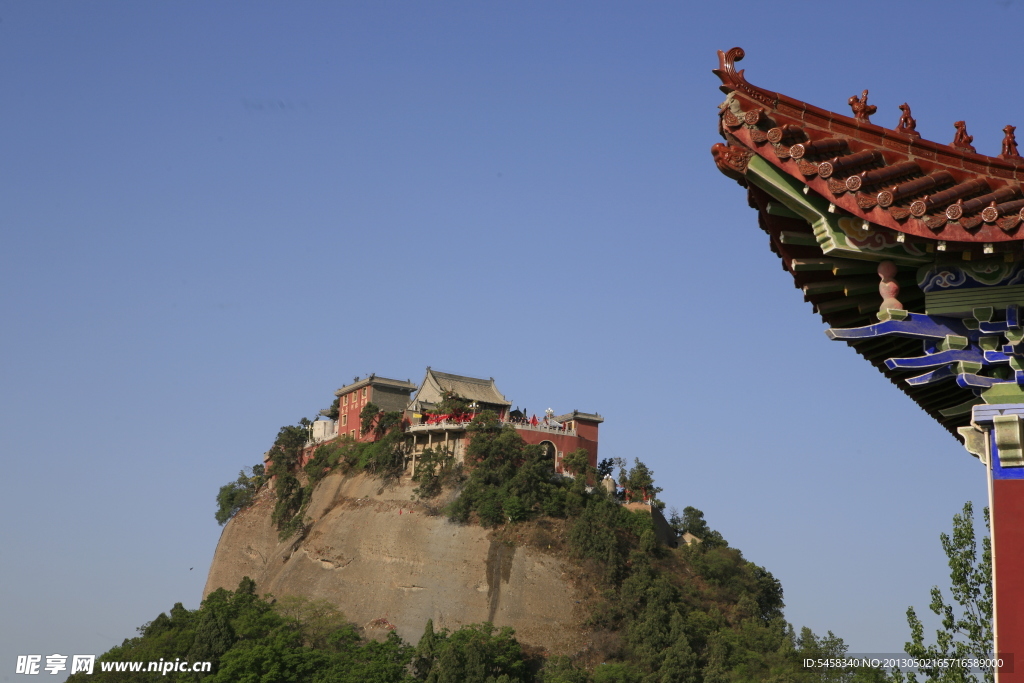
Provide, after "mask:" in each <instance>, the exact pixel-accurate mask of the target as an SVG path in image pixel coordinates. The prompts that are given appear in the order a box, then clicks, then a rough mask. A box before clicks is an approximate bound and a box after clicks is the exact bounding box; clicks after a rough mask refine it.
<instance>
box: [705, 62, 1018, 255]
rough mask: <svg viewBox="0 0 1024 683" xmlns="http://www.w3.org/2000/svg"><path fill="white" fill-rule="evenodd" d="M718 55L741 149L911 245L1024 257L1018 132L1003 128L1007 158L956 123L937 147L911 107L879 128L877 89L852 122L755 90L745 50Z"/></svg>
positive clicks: (860, 100) (853, 103)
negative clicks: (1022, 253) (981, 147)
mask: <svg viewBox="0 0 1024 683" xmlns="http://www.w3.org/2000/svg"><path fill="white" fill-rule="evenodd" d="M718 54H719V68H718V69H715V74H716V75H718V77H719V78H720V79H721V80H722V86H721V89H722V90H723V91H725V92H726V93H729V95H730V98H729V100H727V102H726V104H725V105H724V106H723V109H722V116H721V131H722V133H723V135H725V137H726V138H727V139H729V141H730V142H731V143H733V145H734V146H740V147H743V148H745V149H746V150H750V151H752V152H754V153H756V154H757V155H759V156H760V157H762V158H763V159H765V160H766V161H767V162H769V163H770V164H772V165H774V166H776V167H777V168H779V169H780V170H782V171H783V172H785V173H787V174H789V175H790V176H792V177H793V178H796V179H797V180H799V181H800V182H802V183H804V184H805V185H807V186H808V187H810V188H811V189H812V190H813V191H814V192H816V193H818V194H819V195H821V196H822V197H825V198H826V199H828V200H829V201H830V202H832V203H833V204H835V206H836V207H838V208H840V209H842V210H843V211H845V212H847V213H849V214H850V215H851V216H856V217H859V218H862V219H863V220H866V221H870V222H871V223H873V224H875V225H877V226H882V227H886V228H890V229H892V230H893V231H896V232H898V233H900V234H903V235H905V236H906V237H905V238H904V239H911V240H921V241H924V242H930V243H936V242H938V241H940V240H941V241H944V242H946V249H947V250H949V251H962V250H965V249H966V250H970V251H972V252H973V253H975V254H976V256H979V257H980V256H982V255H983V254H997V253H1005V252H1013V253H1017V252H1019V250H1020V246H1019V245H1016V244H1013V243H1014V242H1018V241H1021V240H1024V230H1021V229H1020V225H1021V220H1022V217H1024V192H1022V190H1021V185H1020V183H1021V181H1022V180H1024V159H1022V158H1021V157H1020V155H1019V154H1018V152H1017V145H1016V141H1015V139H1014V132H1013V131H1014V128H1013V127H1012V126H1007V127H1006V128H1004V129H1003V130H1004V133H1005V137H1004V140H1003V145H1002V150H1001V152H1000V154H999V156H994V157H993V156H985V155H983V154H979V153H977V152H976V151H975V148H974V147H973V146H972V145H971V142H972V141H973V138H972V137H971V136H970V135H968V134H967V126H966V124H965V123H964V122H963V121H958V122H956V123H955V124H954V128H955V136H954V139H953V141H952V142H950V143H949V144H945V145H944V144H940V143H936V142H931V141H929V140H924V139H922V138H921V136H920V135H919V134H918V133H917V132H916V131H915V130H914V127H915V126H916V122H915V121H914V119H913V117H912V116H911V115H910V107H909V106H907V105H903V106H901V109H902V110H903V115H902V116H901V117H900V120H899V123H898V125H897V126H896V127H895V128H883V127H882V126H879V125H876V124H874V123H871V122H870V118H871V116H872V115H873V114H874V111H875V108H874V106H873V105H870V104H868V103H867V91H864V92H863V93H862V94H861V95H860V96H852V97H851V98H850V101H849V105H850V107H851V113H852V114H853V116H844V115H842V114H836V113H833V112H829V111H825V110H824V109H819V108H818V107H814V106H812V105H810V104H806V103H804V102H800V101H799V100H795V99H792V98H790V97H786V96H785V95H781V94H779V93H775V92H770V91H768V90H763V89H761V88H758V87H757V86H754V85H751V84H750V83H747V81H746V78H745V77H744V73H743V71H742V70H740V71H737V70H736V68H735V62H737V61H739V60H740V59H742V58H743V50H742V49H740V48H733V49H732V50H729V51H728V52H721V51H719V53H718ZM734 152H735V150H734ZM723 154H724V150H719V151H718V153H717V155H718V156H722V155H723ZM721 165H722V164H721V163H720V166H721ZM725 166H726V167H727V168H728V166H729V164H728V162H726V163H725ZM952 243H957V244H955V245H954V244H952ZM985 245H988V247H987V248H986V247H985Z"/></svg>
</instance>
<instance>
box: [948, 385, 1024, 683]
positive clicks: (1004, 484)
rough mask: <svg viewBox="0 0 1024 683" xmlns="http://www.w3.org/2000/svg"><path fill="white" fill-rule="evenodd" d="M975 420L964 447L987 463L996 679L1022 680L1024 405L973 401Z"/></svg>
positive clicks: (1002, 681)
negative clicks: (973, 436)
mask: <svg viewBox="0 0 1024 683" xmlns="http://www.w3.org/2000/svg"><path fill="white" fill-rule="evenodd" d="M971 424H972V427H965V428H963V429H961V430H960V433H961V434H962V435H964V436H965V437H967V441H966V443H965V446H967V449H968V450H969V451H971V452H972V453H975V455H978V456H979V457H980V458H981V459H982V461H983V462H985V463H986V464H987V465H988V467H987V470H988V476H989V508H990V511H991V525H992V559H993V571H992V582H993V586H992V589H993V597H994V602H995V605H994V615H993V621H994V624H993V628H994V635H995V643H994V649H995V652H996V656H997V657H998V658H1002V660H1003V666H1002V667H1001V668H1000V669H999V670H998V671H997V672H996V681H997V683H1024V667H1022V666H1021V664H1024V404H994V405H979V406H975V407H974V410H973V419H972V421H971ZM972 431H973V432H975V433H976V434H978V436H981V437H982V438H981V439H977V440H975V441H974V442H973V443H972V440H971V438H970V432H972ZM979 432H980V433H979Z"/></svg>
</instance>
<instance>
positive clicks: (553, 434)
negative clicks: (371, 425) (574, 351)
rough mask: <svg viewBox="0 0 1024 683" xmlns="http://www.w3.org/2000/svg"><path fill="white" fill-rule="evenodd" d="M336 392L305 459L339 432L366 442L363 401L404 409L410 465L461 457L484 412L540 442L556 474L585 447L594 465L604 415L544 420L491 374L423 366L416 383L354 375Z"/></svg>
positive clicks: (547, 415)
mask: <svg viewBox="0 0 1024 683" xmlns="http://www.w3.org/2000/svg"><path fill="white" fill-rule="evenodd" d="M413 392H415V394H413ZM335 396H337V397H338V416H337V419H336V420H334V419H326V420H317V421H316V422H314V423H313V425H312V429H311V433H310V445H309V447H308V448H307V451H308V453H306V454H305V458H306V459H308V458H309V457H310V456H311V455H312V450H313V447H314V446H316V445H318V444H320V443H323V442H326V441H330V440H332V439H335V438H337V437H339V436H347V437H349V438H351V439H353V440H356V441H368V440H371V439H372V438H373V435H372V434H363V433H362V432H361V430H360V422H361V420H360V413H361V412H362V410H363V408H365V407H366V405H367V404H368V403H373V404H374V405H376V406H377V407H378V408H380V409H381V410H383V411H385V412H402V413H403V416H404V421H403V424H404V429H405V432H406V434H407V435H408V441H407V444H408V452H409V460H410V462H409V464H410V467H411V468H415V463H416V457H417V455H418V454H420V453H422V452H423V451H424V450H426V449H428V448H431V449H443V450H446V451H447V452H449V453H451V454H452V455H454V456H455V458H456V460H458V461H459V462H462V461H464V459H465V452H466V447H467V445H468V443H469V432H468V430H467V426H468V424H469V422H470V421H471V420H472V419H473V417H475V416H476V415H478V414H480V413H482V412H484V411H491V412H493V413H494V414H495V415H496V416H497V418H498V420H499V421H501V422H502V423H504V424H506V425H509V426H510V427H512V428H513V429H515V430H516V432H517V433H518V434H519V435H520V436H521V437H522V438H523V440H524V441H525V442H526V443H528V444H533V445H539V446H542V447H543V448H544V449H545V451H546V452H547V454H548V457H550V458H551V462H552V463H553V466H554V469H555V471H556V472H562V459H563V458H564V457H565V456H566V455H567V454H569V453H571V452H572V451H574V450H577V449H579V448H582V449H584V450H586V451H587V452H588V453H589V455H590V464H591V465H592V466H595V467H596V466H597V440H598V428H599V426H600V424H601V423H602V422H604V418H602V417H601V416H600V415H597V414H595V413H581V412H579V411H576V410H574V411H573V412H571V413H566V414H564V415H557V416H556V415H555V413H554V411H553V410H550V409H548V410H547V411H546V412H545V413H544V416H543V418H538V417H537V416H536V415H527V414H526V413H524V412H523V411H522V410H518V409H517V410H513V409H512V403H511V402H510V401H509V400H507V399H506V398H505V396H504V395H503V394H502V393H501V392H500V391H498V387H497V385H496V384H495V381H494V378H493V377H491V378H488V379H480V378H476V377H467V376H464V375H453V374H449V373H446V372H438V371H437V370H433V369H432V368H429V367H428V368H427V372H426V375H425V376H424V378H423V381H422V382H421V383H420V384H419V386H417V385H415V384H412V383H411V382H408V381H402V380H396V379H388V378H386V377H378V376H377V375H370V376H369V377H366V378H364V379H359V378H358V377H357V378H356V379H355V380H354V381H353V382H352V383H351V384H348V385H346V386H343V387H342V388H340V389H338V390H337V391H336V392H335ZM410 397H411V398H410ZM446 398H449V399H457V400H458V402H459V405H460V406H464V409H463V410H462V411H460V412H458V413H455V414H452V413H443V412H441V410H440V407H441V406H443V405H444V404H445V403H444V402H445V399H446ZM327 412H328V411H323V413H325V414H326V413H327Z"/></svg>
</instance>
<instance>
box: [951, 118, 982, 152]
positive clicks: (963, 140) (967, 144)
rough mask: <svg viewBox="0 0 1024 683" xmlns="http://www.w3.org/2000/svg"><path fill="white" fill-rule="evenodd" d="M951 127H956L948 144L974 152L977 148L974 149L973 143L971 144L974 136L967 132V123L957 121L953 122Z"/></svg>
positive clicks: (954, 147)
mask: <svg viewBox="0 0 1024 683" xmlns="http://www.w3.org/2000/svg"><path fill="white" fill-rule="evenodd" d="M953 127H954V128H956V136H954V138H953V142H952V143H951V144H950V146H951V147H953V149H959V150H961V151H964V152H975V153H976V152H977V151H978V150H976V149H974V145H972V144H971V143H972V142H974V136H973V135H968V134H967V123H966V122H964V121H957V122H956V123H954V124H953Z"/></svg>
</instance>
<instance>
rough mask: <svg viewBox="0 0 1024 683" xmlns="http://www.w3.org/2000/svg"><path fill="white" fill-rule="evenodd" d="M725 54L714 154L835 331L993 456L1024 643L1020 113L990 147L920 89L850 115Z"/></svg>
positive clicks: (1010, 614)
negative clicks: (927, 108) (925, 118)
mask: <svg viewBox="0 0 1024 683" xmlns="http://www.w3.org/2000/svg"><path fill="white" fill-rule="evenodd" d="M718 54H719V66H718V68H717V69H715V70H714V73H715V74H716V75H717V76H718V77H719V78H720V79H721V81H722V86H721V89H722V90H723V91H724V92H725V93H726V94H727V97H726V100H725V102H723V103H722V104H721V107H720V113H719V122H718V129H719V132H720V133H721V135H722V137H723V138H725V144H722V143H718V144H716V145H715V146H714V147H713V148H712V154H713V156H714V159H715V163H716V164H717V165H718V168H719V170H721V171H722V172H723V173H724V174H725V175H727V176H729V177H730V178H733V179H734V180H736V181H737V182H738V183H739V184H740V185H742V186H743V187H745V188H746V189H747V192H746V195H747V197H746V200H747V201H748V203H749V204H750V206H751V207H753V208H755V209H756V210H757V212H758V221H759V224H760V227H761V228H762V229H763V230H765V231H766V232H767V233H768V235H769V236H770V238H771V248H772V251H773V252H775V254H777V255H778V256H779V258H781V260H782V265H783V267H784V268H785V269H786V270H787V271H789V273H790V274H791V275H792V276H793V279H794V282H795V284H796V286H797V287H800V288H801V289H803V292H804V298H805V299H806V300H807V301H809V302H811V303H812V304H813V305H814V308H815V311H816V312H817V313H818V314H819V315H820V316H821V317H822V320H824V321H825V322H826V323H827V324H828V325H829V326H830V328H831V329H829V330H828V336H829V338H830V339H834V340H839V341H844V342H846V343H847V344H849V345H850V346H852V347H853V348H854V349H855V350H856V351H857V353H859V354H860V355H862V356H864V358H865V359H867V360H868V361H869V362H871V363H872V364H873V365H874V366H875V367H877V368H878V369H879V370H880V371H881V372H882V373H883V374H884V375H885V376H886V377H887V378H889V379H890V380H892V381H893V382H894V383H895V384H897V385H898V386H899V387H900V388H901V389H902V390H903V391H904V392H905V393H906V394H907V395H909V396H910V398H911V399H913V400H914V401H915V402H916V403H917V404H918V405H919V406H920V407H921V408H923V409H924V410H925V411H926V412H927V413H928V414H929V415H930V416H931V417H932V418H933V419H935V421H936V422H938V423H939V424H940V425H941V426H942V427H944V428H945V429H946V430H948V431H949V432H950V433H951V434H952V435H953V436H955V437H956V438H957V439H958V440H960V441H961V442H962V443H963V444H964V446H965V447H966V449H967V451H968V452H969V453H971V454H972V455H973V456H975V457H977V458H978V459H979V460H980V461H981V463H982V464H983V465H984V466H985V467H986V471H987V472H988V487H989V500H990V508H991V510H992V537H993V550H992V554H993V565H994V572H993V573H994V578H993V583H994V590H995V619H994V621H995V629H994V630H995V638H996V641H995V651H996V652H997V653H1024V581H1021V580H1020V577H1021V576H1024V310H1022V308H1024V228H1022V227H1021V224H1022V222H1024V190H1022V188H1021V181H1024V159H1022V158H1021V157H1020V155H1019V154H1018V152H1017V143H1016V139H1015V137H1014V130H1015V129H1014V127H1013V126H1006V127H1005V128H1004V129H1003V133H1004V134H1005V136H1004V138H1003V142H1002V145H1001V150H1000V152H999V155H998V156H985V155H983V154H979V153H978V151H977V150H976V149H975V148H974V146H973V145H972V144H971V143H972V142H973V138H972V137H971V136H970V135H968V133H967V124H966V123H965V122H963V121H957V122H956V123H955V124H953V125H952V126H951V128H955V131H956V132H955V135H954V137H953V140H952V142H950V143H949V144H939V143H935V142H931V141H928V140H923V139H922V138H921V136H920V134H918V133H917V131H916V121H915V120H914V118H913V116H912V114H911V108H910V106H909V105H908V104H906V103H904V104H903V105H901V106H900V107H899V109H900V110H901V112H902V114H901V115H900V116H899V120H898V122H896V116H895V115H893V116H892V117H891V119H890V121H889V122H892V123H896V127H895V128H884V127H883V126H880V125H876V124H875V123H873V122H872V120H871V117H872V116H873V115H876V107H875V106H874V105H871V104H869V103H868V95H869V92H868V91H867V90H864V91H863V92H861V93H860V95H859V96H858V95H852V96H851V97H850V98H849V102H848V104H849V106H850V109H851V110H850V114H851V115H849V116H847V115H842V114H836V113H833V112H829V111H826V110H824V109H819V108H817V107H815V106H812V105H810V104H807V103H804V102H800V101H798V100H795V99H792V98H790V97H786V96H785V95H782V94H779V93H775V92H771V91H768V90H764V89H761V88H759V87H757V86H754V85H752V84H750V83H748V82H747V80H746V78H745V76H744V72H743V71H742V70H741V71H737V70H736V68H735V63H736V62H738V61H739V60H741V59H742V58H743V56H744V55H743V50H741V49H740V48H733V49H731V50H729V51H728V52H719V53H718ZM851 90H853V88H851ZM893 114H895V112H893ZM880 116H881V115H879V117H880ZM1006 662H1007V666H1005V667H1003V668H1001V669H1000V670H999V671H997V680H998V681H999V682H1000V683H1012V682H1013V681H1024V662H1021V665H1020V666H1017V667H1015V669H1014V670H1011V667H1012V658H1010V657H1008V658H1007V660H1006Z"/></svg>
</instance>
